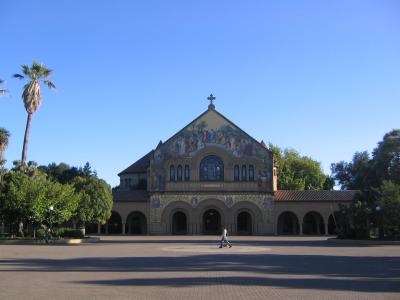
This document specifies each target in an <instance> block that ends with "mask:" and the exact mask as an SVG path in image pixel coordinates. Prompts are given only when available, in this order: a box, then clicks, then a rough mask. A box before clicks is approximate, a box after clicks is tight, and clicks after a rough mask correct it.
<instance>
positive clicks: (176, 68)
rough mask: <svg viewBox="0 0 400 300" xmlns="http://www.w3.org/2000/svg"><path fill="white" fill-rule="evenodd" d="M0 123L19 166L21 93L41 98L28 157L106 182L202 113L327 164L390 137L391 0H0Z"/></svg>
mask: <svg viewBox="0 0 400 300" xmlns="http://www.w3.org/2000/svg"><path fill="white" fill-rule="evenodd" d="M0 12H1V13H0V26H1V28H2V30H1V31H2V34H1V43H0V53H1V57H0V78H2V79H5V80H6V83H5V84H3V87H5V88H8V89H9V90H10V92H11V95H10V96H6V97H2V98H0V126H1V127H5V128H6V129H8V130H9V131H10V132H11V135H12V136H11V139H10V144H9V149H8V151H7V152H6V155H5V158H6V159H7V160H8V161H9V163H8V164H7V166H10V165H11V161H13V160H16V159H20V157H21V151H22V141H23V134H24V127H25V122H26V112H25V109H24V107H23V104H22V100H21V90H22V86H23V83H22V82H21V81H18V80H17V79H13V78H11V75H12V74H14V73H16V72H20V65H21V64H23V63H25V64H31V62H32V60H37V61H39V62H43V63H45V64H46V65H47V66H48V67H49V68H51V69H53V70H54V76H53V77H52V80H53V81H54V83H55V84H56V85H57V91H55V92H53V91H49V90H47V89H45V88H43V104H42V106H41V107H40V108H39V110H38V112H37V113H36V114H35V115H34V117H33V121H32V127H31V139H30V143H29V148H28V160H34V161H37V162H38V163H39V164H48V163H51V162H57V163H59V162H66V163H68V164H70V165H75V166H81V165H84V163H85V162H86V161H89V162H90V163H91V165H92V166H93V167H94V169H96V170H97V172H98V174H99V176H100V177H102V178H104V179H106V180H107V181H108V182H109V183H110V184H111V185H112V186H115V185H117V184H118V176H117V173H119V172H120V171H122V170H123V169H124V168H126V167H128V166H129V165H130V164H131V163H133V162H134V161H136V160H137V159H138V158H140V157H141V156H142V155H144V154H146V153H147V152H148V151H149V150H151V149H153V148H155V147H156V145H157V143H158V142H159V141H160V140H163V141H165V140H166V139H167V138H169V137H170V136H171V135H173V134H174V133H176V132H177V131H178V130H180V129H181V128H182V127H183V126H185V125H186V124H187V123H189V122H190V121H191V120H192V119H194V118H195V117H197V116H198V115H199V114H201V113H202V112H204V111H205V110H206V109H207V105H208V101H207V100H206V98H207V96H208V95H209V94H210V93H213V94H214V95H215V96H216V97H217V99H216V102H215V105H216V109H217V110H218V111H219V112H221V113H222V114H224V115H225V116H226V117H228V118H230V119H231V120H232V121H233V122H235V123H236V124H237V125H238V126H239V127H241V128H242V129H244V130H245V131H246V132H247V133H249V134H250V135H252V136H253V137H254V138H255V139H257V140H262V139H263V140H264V141H266V142H272V143H273V144H276V145H278V146H280V147H290V148H294V149H296V150H298V151H299V152H300V153H301V154H303V155H308V156H311V157H312V158H314V159H316V160H318V161H320V162H321V163H322V166H323V168H324V170H325V172H326V173H330V164H331V163H333V162H338V161H340V160H346V161H349V160H351V158H352V156H353V154H354V152H356V151H362V150H368V151H371V150H372V149H373V148H374V147H375V146H376V143H377V142H378V141H379V140H381V139H382V137H383V135H384V134H385V133H386V132H388V131H390V130H391V129H393V128H398V127H400V122H399V121H400V117H399V115H400V113H399V112H400V1H396V0H392V1H390V0H387V1H386V0H383V1H368V0H362V1H349V0H343V1H319V0H318V1H264V0H260V1H232V0H230V1H215V0H211V1H204V0H203V1H186V0H182V1H173V0H171V1H161V0H160V1H147V0H146V1H98V0H96V1H54V0H52V1H15V0H13V1H11V0H3V1H1V3H0Z"/></svg>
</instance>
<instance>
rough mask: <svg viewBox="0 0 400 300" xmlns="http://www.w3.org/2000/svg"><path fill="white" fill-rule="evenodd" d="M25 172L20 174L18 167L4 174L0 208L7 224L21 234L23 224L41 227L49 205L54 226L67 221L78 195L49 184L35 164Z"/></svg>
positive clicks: (45, 219)
mask: <svg viewBox="0 0 400 300" xmlns="http://www.w3.org/2000/svg"><path fill="white" fill-rule="evenodd" d="M25 168H27V169H28V168H30V169H31V170H28V171H21V169H20V167H19V166H17V167H16V168H14V169H13V170H11V171H10V172H8V173H7V175H6V176H5V180H4V184H3V186H2V191H1V196H0V202H1V205H0V207H1V208H2V211H1V213H2V215H3V218H4V219H5V220H6V223H8V224H12V225H13V226H12V227H13V228H14V229H16V228H17V225H19V226H18V231H19V233H20V234H22V230H23V224H24V223H40V224H44V223H46V222H48V219H49V217H50V216H49V207H50V206H52V207H53V208H54V210H53V211H52V215H51V218H52V220H53V222H54V223H62V222H65V221H67V220H69V219H70V218H71V217H72V216H73V215H74V214H75V212H76V208H77V206H78V203H79V201H80V196H81V195H80V194H79V193H76V192H75V188H74V187H73V186H72V185H69V184H60V183H57V182H52V181H50V180H49V179H47V178H46V175H45V174H44V173H43V172H41V171H39V170H37V169H36V172H33V171H32V169H34V164H30V166H26V167H25Z"/></svg>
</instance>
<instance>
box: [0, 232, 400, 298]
mask: <svg viewBox="0 0 400 300" xmlns="http://www.w3.org/2000/svg"><path fill="white" fill-rule="evenodd" d="M217 239H218V237H216V236H173V237H172V236H165V237H164V236H163V237H153V236H144V237H132V236H126V237H123V236H102V237H101V241H100V242H98V243H94V244H82V245H68V246H62V245H52V246H46V245H1V244H0V299H175V300H177V299H207V300H208V299H400V246H357V245H349V244H335V243H332V242H329V241H327V239H326V238H325V237H254V236H253V237H232V241H233V247H232V248H222V249H219V248H218V242H217Z"/></svg>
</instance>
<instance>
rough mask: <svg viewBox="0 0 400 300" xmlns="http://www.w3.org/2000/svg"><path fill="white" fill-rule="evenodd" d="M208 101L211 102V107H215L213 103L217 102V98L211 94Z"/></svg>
mask: <svg viewBox="0 0 400 300" xmlns="http://www.w3.org/2000/svg"><path fill="white" fill-rule="evenodd" d="M207 99H208V100H209V101H210V105H214V103H213V101H214V100H215V97H214V95H213V94H210V96H209V97H207Z"/></svg>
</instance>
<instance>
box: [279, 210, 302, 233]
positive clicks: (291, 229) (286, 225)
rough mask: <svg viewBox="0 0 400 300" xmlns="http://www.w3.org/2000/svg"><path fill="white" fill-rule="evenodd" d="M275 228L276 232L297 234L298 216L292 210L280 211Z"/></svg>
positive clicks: (298, 229) (298, 227) (298, 226)
mask: <svg viewBox="0 0 400 300" xmlns="http://www.w3.org/2000/svg"><path fill="white" fill-rule="evenodd" d="M277 228H278V230H277V233H278V234H299V233H300V225H299V218H298V217H297V215H296V214H295V213H294V212H291V211H285V212H282V213H281V214H280V215H279V217H278V224H277Z"/></svg>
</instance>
